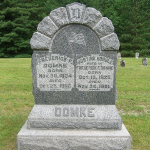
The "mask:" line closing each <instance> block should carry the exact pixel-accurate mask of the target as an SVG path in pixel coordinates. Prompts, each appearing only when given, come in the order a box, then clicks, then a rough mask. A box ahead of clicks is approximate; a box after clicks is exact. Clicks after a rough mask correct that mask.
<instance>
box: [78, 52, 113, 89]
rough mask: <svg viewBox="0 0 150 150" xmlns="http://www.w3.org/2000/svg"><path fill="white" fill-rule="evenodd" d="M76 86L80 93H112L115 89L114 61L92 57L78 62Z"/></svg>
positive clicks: (102, 57)
mask: <svg viewBox="0 0 150 150" xmlns="http://www.w3.org/2000/svg"><path fill="white" fill-rule="evenodd" d="M76 72H77V75H76V76H77V79H76V82H77V83H76V84H77V88H78V89H79V91H110V90H111V88H113V78H114V65H113V60H112V59H110V58H107V57H104V56H101V55H100V54H99V55H98V54H97V55H91V56H86V57H82V58H80V59H78V60H77V68H76Z"/></svg>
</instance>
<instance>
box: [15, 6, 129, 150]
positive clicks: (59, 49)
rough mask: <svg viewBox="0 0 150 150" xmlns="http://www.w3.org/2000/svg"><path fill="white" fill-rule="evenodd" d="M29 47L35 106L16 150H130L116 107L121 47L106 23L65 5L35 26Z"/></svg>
mask: <svg viewBox="0 0 150 150" xmlns="http://www.w3.org/2000/svg"><path fill="white" fill-rule="evenodd" d="M30 44H31V48H32V49H33V55H32V77H33V95H34V100H35V105H34V107H33V109H32V111H31V113H30V115H29V117H28V119H27V122H26V123H25V125H24V126H23V128H22V129H21V131H20V132H19V133H18V137H17V147H18V150H30V149H32V150H39V149H42V150H47V149H49V150H51V149H56V150H75V149H79V150H80V149H82V150H87V149H88V150H98V149H109V150H113V149H122V150H130V149H131V136H130V134H129V133H128V131H127V130H126V128H125V126H124V125H123V123H122V119H121V117H120V115H119V113H118V110H117V108H116V106H115V101H116V99H117V93H116V91H117V90H116V70H117V50H119V46H120V43H119V40H118V37H117V35H116V34H115V33H114V27H113V25H112V22H111V20H109V19H108V18H106V17H102V15H101V13H100V12H99V11H97V10H96V9H94V8H91V7H86V6H85V5H83V4H80V3H72V4H68V5H67V6H66V7H60V8H58V9H55V10H53V11H51V12H50V15H49V16H47V17H45V18H44V19H43V20H42V21H41V22H40V23H39V25H38V27H37V32H35V33H34V34H33V36H32V38H31V41H30Z"/></svg>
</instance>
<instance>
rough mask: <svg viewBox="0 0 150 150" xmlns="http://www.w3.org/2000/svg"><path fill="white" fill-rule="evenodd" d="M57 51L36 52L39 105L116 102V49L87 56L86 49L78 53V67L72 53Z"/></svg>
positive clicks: (34, 65)
mask: <svg viewBox="0 0 150 150" xmlns="http://www.w3.org/2000/svg"><path fill="white" fill-rule="evenodd" d="M56 43H57V42H56ZM57 44H58V45H59V43H57ZM93 49H94V48H93ZM58 50H59V49H58ZM85 50H86V49H85ZM54 52H55V53H52V52H38V51H34V53H33V56H32V74H33V95H34V98H35V103H36V104H89V105H90V104H101V105H102V104H108V105H114V104H115V100H116V69H117V53H116V51H105V52H99V53H97V54H96V53H95V54H90V53H89V55H88V54H87V55H86V53H84V49H83V51H82V53H81V54H80V53H77V54H79V55H78V57H79V58H78V57H76V59H77V64H76V68H74V65H73V59H74V56H73V55H71V54H69V53H66V55H65V53H64V54H63V51H62V52H61V53H60V54H59V53H58V52H57V51H54ZM79 52H80V51H79ZM89 52H90V51H89ZM75 72H76V73H75ZM75 75H76V76H75Z"/></svg>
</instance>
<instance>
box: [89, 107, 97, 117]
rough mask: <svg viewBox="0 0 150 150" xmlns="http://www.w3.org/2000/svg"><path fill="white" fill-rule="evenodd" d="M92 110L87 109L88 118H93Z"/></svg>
mask: <svg viewBox="0 0 150 150" xmlns="http://www.w3.org/2000/svg"><path fill="white" fill-rule="evenodd" d="M92 110H95V108H92V107H91V108H88V117H95V114H92Z"/></svg>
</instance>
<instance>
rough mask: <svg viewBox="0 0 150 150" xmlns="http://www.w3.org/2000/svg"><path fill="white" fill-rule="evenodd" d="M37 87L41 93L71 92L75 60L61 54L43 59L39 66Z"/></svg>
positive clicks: (40, 60) (39, 61) (37, 67)
mask: <svg viewBox="0 0 150 150" xmlns="http://www.w3.org/2000/svg"><path fill="white" fill-rule="evenodd" d="M36 69H37V87H38V88H39V89H40V90H41V91H71V89H72V87H73V78H74V71H73V69H74V66H73V59H71V58H68V57H67V56H63V55H59V54H50V55H49V56H46V57H41V58H40V59H39V60H38V63H37V66H36Z"/></svg>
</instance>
